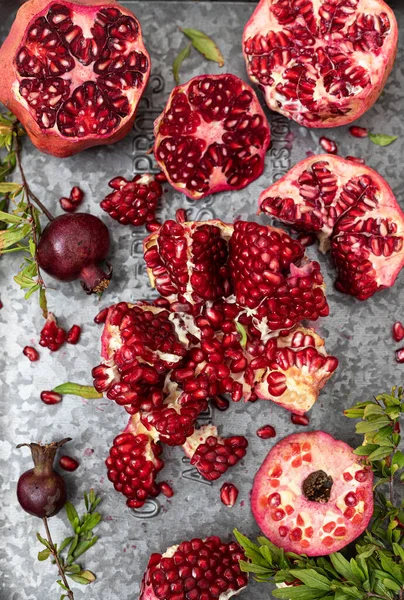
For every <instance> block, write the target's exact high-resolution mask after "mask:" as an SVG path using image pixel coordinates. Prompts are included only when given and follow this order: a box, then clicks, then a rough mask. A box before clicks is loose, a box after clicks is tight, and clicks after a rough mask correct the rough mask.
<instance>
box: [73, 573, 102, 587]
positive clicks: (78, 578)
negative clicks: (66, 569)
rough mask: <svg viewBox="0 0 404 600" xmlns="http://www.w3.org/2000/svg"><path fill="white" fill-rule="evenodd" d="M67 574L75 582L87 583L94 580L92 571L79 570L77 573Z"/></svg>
mask: <svg viewBox="0 0 404 600" xmlns="http://www.w3.org/2000/svg"><path fill="white" fill-rule="evenodd" d="M68 576H69V577H70V579H72V580H73V581H75V582H76V583H81V584H82V585H88V584H89V583H93V581H95V580H96V577H95V575H94V573H92V572H91V571H80V573H79V574H78V575H70V574H68Z"/></svg>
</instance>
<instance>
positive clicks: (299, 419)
mask: <svg viewBox="0 0 404 600" xmlns="http://www.w3.org/2000/svg"><path fill="white" fill-rule="evenodd" d="M290 420H291V421H292V423H293V425H302V426H303V427H307V425H308V424H309V423H310V421H309V418H308V417H306V415H296V414H295V413H292V414H291V415H290Z"/></svg>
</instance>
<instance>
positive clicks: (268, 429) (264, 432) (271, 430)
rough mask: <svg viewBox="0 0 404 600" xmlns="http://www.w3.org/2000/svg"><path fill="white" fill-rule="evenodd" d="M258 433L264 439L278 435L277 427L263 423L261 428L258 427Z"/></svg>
mask: <svg viewBox="0 0 404 600" xmlns="http://www.w3.org/2000/svg"><path fill="white" fill-rule="evenodd" d="M257 435H258V437H259V438H261V439H262V440H269V439H270V438H274V437H275V436H276V431H275V427H272V425H263V426H262V427H260V428H259V429H257Z"/></svg>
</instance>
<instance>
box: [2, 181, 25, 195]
mask: <svg viewBox="0 0 404 600" xmlns="http://www.w3.org/2000/svg"><path fill="white" fill-rule="evenodd" d="M21 190H22V185H21V183H11V182H10V183H7V182H4V183H0V194H16V193H19V192H21Z"/></svg>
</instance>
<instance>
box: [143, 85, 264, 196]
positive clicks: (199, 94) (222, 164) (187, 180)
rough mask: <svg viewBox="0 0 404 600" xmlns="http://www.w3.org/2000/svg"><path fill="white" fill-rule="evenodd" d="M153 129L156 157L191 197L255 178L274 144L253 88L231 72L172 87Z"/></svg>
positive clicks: (173, 182) (232, 187)
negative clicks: (270, 145) (271, 142)
mask: <svg viewBox="0 0 404 600" xmlns="http://www.w3.org/2000/svg"><path fill="white" fill-rule="evenodd" d="M154 133H155V136H156V142H155V146H154V155H155V157H156V160H157V162H158V163H159V165H160V167H161V168H162V170H163V171H164V173H165V175H166V176H167V179H168V181H169V182H170V184H171V185H172V186H173V187H174V188H175V189H176V190H178V191H180V192H183V193H184V194H185V195H186V196H188V198H191V199H193V200H199V199H200V198H204V197H205V196H207V195H209V194H214V193H215V192H220V191H226V190H240V189H242V188H244V187H246V186H247V185H248V184H249V183H251V181H254V180H255V179H257V177H259V176H260V175H261V174H262V172H263V169H264V158H265V154H266V152H267V150H268V147H269V143H270V130H269V125H268V122H267V119H266V117H265V114H264V111H263V110H262V108H261V105H260V103H259V101H258V98H257V96H256V95H255V92H254V91H253V90H252V89H251V87H250V86H249V85H247V84H246V83H245V82H244V81H242V80H241V79H239V78H238V77H236V76H235V75H230V74H224V75H201V76H199V77H194V78H193V79H191V80H190V81H188V83H185V84H184V85H181V86H178V87H176V88H174V90H173V91H172V92H171V95H170V97H169V99H168V102H167V105H166V107H165V109H164V112H163V113H162V114H161V115H160V117H159V118H158V119H157V120H156V122H155V126H154Z"/></svg>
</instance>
